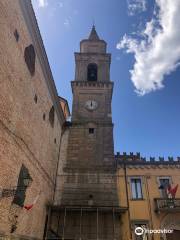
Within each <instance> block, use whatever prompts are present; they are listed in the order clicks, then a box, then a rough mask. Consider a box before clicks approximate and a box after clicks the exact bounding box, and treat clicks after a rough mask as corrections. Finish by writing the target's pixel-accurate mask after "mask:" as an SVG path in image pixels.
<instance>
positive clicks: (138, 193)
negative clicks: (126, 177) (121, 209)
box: [131, 178, 143, 199]
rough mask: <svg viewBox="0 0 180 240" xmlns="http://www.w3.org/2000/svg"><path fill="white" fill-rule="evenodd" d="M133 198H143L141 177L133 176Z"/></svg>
mask: <svg viewBox="0 0 180 240" xmlns="http://www.w3.org/2000/svg"><path fill="white" fill-rule="evenodd" d="M131 193H132V199H142V198H143V195H142V183H141V178H131Z"/></svg>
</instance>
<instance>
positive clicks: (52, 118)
mask: <svg viewBox="0 0 180 240" xmlns="http://www.w3.org/2000/svg"><path fill="white" fill-rule="evenodd" d="M49 122H50V124H51V127H54V106H52V107H51V109H50V111H49Z"/></svg>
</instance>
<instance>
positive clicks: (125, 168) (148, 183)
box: [115, 153, 180, 240]
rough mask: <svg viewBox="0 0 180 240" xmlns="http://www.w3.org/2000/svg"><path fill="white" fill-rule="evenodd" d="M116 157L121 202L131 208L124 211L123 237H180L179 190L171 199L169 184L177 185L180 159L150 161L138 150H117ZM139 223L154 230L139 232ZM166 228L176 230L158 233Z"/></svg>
mask: <svg viewBox="0 0 180 240" xmlns="http://www.w3.org/2000/svg"><path fill="white" fill-rule="evenodd" d="M115 157H116V161H117V166H118V170H117V174H118V189H119V199H120V205H121V206H126V207H127V208H128V210H127V211H126V213H125V214H123V215H122V233H123V234H122V239H123V240H125V239H138V240H140V239H142V240H147V239H154V240H160V239H164V240H165V239H167V240H170V239H173V240H178V239H180V191H179V189H177V192H176V195H175V198H174V199H171V198H170V196H169V195H168V191H167V187H166V186H168V185H171V186H172V188H174V187H175V186H176V185H177V184H178V183H179V181H180V174H179V168H180V161H179V160H180V159H179V158H178V159H177V160H175V161H174V160H173V158H169V159H168V160H167V161H164V159H163V158H159V160H157V161H156V160H155V159H154V158H151V159H150V161H147V160H146V159H145V158H141V157H140V154H139V153H137V155H134V154H133V153H130V155H127V154H126V153H124V154H123V155H121V154H119V153H118V154H117V155H116V156H115ZM137 227H142V228H147V229H151V230H154V231H155V232H154V233H149V234H148V233H147V234H144V235H143V234H142V235H139V236H138V235H136V234H135V229H136V228H137ZM163 229H166V230H173V233H171V232H172V231H168V232H169V233H167V234H163V233H159V231H158V230H163Z"/></svg>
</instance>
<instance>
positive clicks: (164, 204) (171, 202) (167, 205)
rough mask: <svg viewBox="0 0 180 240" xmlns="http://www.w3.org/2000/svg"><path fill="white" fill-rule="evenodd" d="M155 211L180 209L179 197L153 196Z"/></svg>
mask: <svg viewBox="0 0 180 240" xmlns="http://www.w3.org/2000/svg"><path fill="white" fill-rule="evenodd" d="M154 201H155V211H156V212H161V211H167V212H168V211H169V212H172V211H180V198H155V199H154Z"/></svg>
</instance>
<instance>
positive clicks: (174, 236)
mask: <svg viewBox="0 0 180 240" xmlns="http://www.w3.org/2000/svg"><path fill="white" fill-rule="evenodd" d="M166 238H167V240H179V239H180V230H174V231H173V233H168V234H166Z"/></svg>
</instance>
